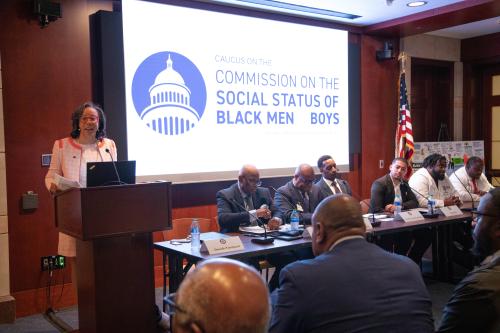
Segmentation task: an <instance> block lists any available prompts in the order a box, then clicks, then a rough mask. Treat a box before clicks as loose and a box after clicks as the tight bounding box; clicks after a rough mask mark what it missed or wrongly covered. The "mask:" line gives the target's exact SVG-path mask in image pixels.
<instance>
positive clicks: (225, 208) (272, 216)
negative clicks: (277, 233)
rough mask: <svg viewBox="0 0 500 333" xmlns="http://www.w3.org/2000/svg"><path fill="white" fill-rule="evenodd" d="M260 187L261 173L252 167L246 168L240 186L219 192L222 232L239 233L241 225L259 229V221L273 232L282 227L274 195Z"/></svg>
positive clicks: (240, 179) (218, 206)
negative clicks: (257, 225)
mask: <svg viewBox="0 0 500 333" xmlns="http://www.w3.org/2000/svg"><path fill="white" fill-rule="evenodd" d="M259 185H260V174H259V170H257V168H256V167H255V166H253V165H244V166H243V167H242V168H241V170H240V173H239V175H238V182H236V183H235V184H233V185H231V186H230V187H229V188H226V189H223V190H220V191H219V192H217V217H218V220H219V226H220V229H221V232H224V233H225V232H237V231H238V229H239V227H240V225H241V226H247V225H256V224H257V218H259V219H261V220H262V221H265V222H266V223H267V224H268V226H269V227H270V229H276V228H278V227H279V225H280V223H281V219H280V218H279V212H278V210H277V208H276V207H275V206H274V204H273V200H272V198H271V193H270V192H269V190H268V189H267V188H264V187H260V186H259Z"/></svg>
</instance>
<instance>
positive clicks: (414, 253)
mask: <svg viewBox="0 0 500 333" xmlns="http://www.w3.org/2000/svg"><path fill="white" fill-rule="evenodd" d="M407 169H408V162H407V161H406V160H405V159H404V158H399V157H398V158H395V159H394V160H393V161H392V163H391V166H390V167H389V173H388V174H387V175H385V176H383V177H381V178H379V179H377V180H375V181H374V182H373V184H372V189H371V198H370V210H371V211H372V212H374V213H381V212H386V213H391V214H393V213H394V211H395V209H396V206H395V205H394V199H395V196H396V194H399V195H400V196H401V201H402V207H401V208H402V209H413V208H417V207H418V201H417V198H416V197H415V194H414V193H413V191H412V190H411V188H410V187H409V186H408V183H406V182H405V181H403V177H404V175H406V171H407ZM413 240H415V242H414V243H413V246H412V242H413ZM431 243H432V234H431V231H430V230H428V229H420V230H415V231H413V232H411V231H410V232H399V233H397V234H395V235H385V236H383V237H381V241H380V246H381V247H382V248H384V249H386V250H387V251H389V252H393V251H394V252H396V253H397V254H402V255H408V257H410V258H411V259H412V260H413V261H415V262H416V263H420V261H421V260H422V256H423V254H424V252H425V250H427V248H428V247H429V245H431Z"/></svg>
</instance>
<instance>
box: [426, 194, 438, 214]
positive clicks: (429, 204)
mask: <svg viewBox="0 0 500 333" xmlns="http://www.w3.org/2000/svg"><path fill="white" fill-rule="evenodd" d="M435 206H436V201H435V200H434V198H433V197H432V195H429V198H428V199H427V214H430V215H432V214H434V207H435Z"/></svg>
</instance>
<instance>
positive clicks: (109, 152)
mask: <svg viewBox="0 0 500 333" xmlns="http://www.w3.org/2000/svg"><path fill="white" fill-rule="evenodd" d="M105 152H106V153H108V154H109V157H111V163H113V169H115V174H116V178H117V179H118V185H121V184H123V183H122V181H121V179H120V174H119V173H118V169H116V164H115V161H114V159H113V155H112V154H111V151H110V150H109V148H106V149H105Z"/></svg>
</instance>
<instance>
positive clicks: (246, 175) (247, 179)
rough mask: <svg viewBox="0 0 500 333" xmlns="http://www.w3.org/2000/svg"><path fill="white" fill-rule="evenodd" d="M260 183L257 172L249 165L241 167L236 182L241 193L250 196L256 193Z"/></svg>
mask: <svg viewBox="0 0 500 333" xmlns="http://www.w3.org/2000/svg"><path fill="white" fill-rule="evenodd" d="M259 181H260V174H259V170H258V169H257V168H256V167H255V166H254V165H251V164H245V165H244V166H243V167H241V170H240V173H239V174H238V182H239V183H240V188H241V190H242V191H243V192H245V193H247V194H252V193H254V192H255V191H257V185H258V183H259Z"/></svg>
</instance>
